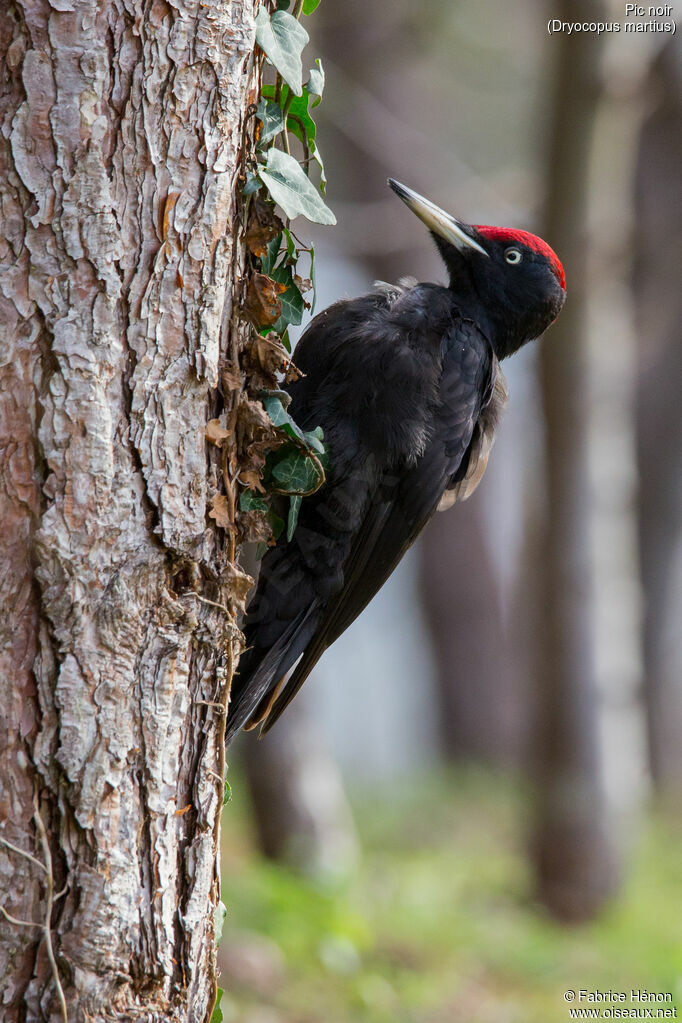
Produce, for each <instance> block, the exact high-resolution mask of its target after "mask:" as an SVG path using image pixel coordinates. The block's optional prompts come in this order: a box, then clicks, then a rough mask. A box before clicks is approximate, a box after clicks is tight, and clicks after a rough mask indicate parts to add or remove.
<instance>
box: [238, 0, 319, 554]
mask: <svg viewBox="0 0 682 1023" xmlns="http://www.w3.org/2000/svg"><path fill="white" fill-rule="evenodd" d="M292 2H293V7H292V10H291V12H290V11H289V8H290V7H291V5H292ZM319 2H320V0H277V4H276V8H275V10H273V11H272V12H270V11H269V10H268V9H267V7H266V6H265V5H262V6H261V7H260V9H259V11H258V14H257V16H256V43H257V44H258V46H259V47H260V49H261V50H262V51H263V54H264V56H265V59H266V61H267V64H268V65H269V66H270V67H271V68H272V69H273V74H271V75H270V78H271V79H272V80H271V81H269V82H266V83H265V84H263V85H262V88H261V94H260V97H259V102H258V106H257V109H256V112H255V116H256V118H257V120H258V126H257V130H256V147H255V162H254V164H253V166H252V167H251V168H249V169H248V171H247V173H246V181H245V185H244V194H245V196H246V197H247V232H246V239H245V241H246V246H247V251H248V252H249V254H250V258H251V260H252V269H253V271H254V272H253V275H252V278H251V282H250V285H249V290H248V294H247V298H246V302H245V312H246V315H247V317H248V318H249V319H250V321H251V323H252V324H253V326H254V328H255V330H256V331H257V337H256V338H255V339H254V342H253V343H252V344H251V346H250V350H249V351H247V355H246V362H247V368H249V369H250V370H251V371H252V373H251V381H252V386H253V382H254V380H255V382H256V384H258V383H259V382H260V385H261V386H260V389H259V390H258V391H257V392H256V397H257V398H258V399H259V401H260V402H261V404H262V407H263V408H264V410H265V412H266V414H267V416H268V418H269V422H270V424H271V425H272V427H273V432H272V433H271V434H270V437H269V438H268V437H267V431H265V434H266V435H265V436H264V435H263V433H262V432H260V433H259V432H258V430H255V431H252V435H251V437H252V441H253V442H252V444H251V447H250V449H249V451H248V452H247V457H246V461H245V464H246V466H247V470H246V472H242V473H241V474H240V482H241V484H242V489H241V493H240V496H239V509H240V512H241V513H242V519H243V520H245V521H247V522H250V524H251V527H252V528H251V531H250V533H249V534H248V538H249V539H254V538H255V539H259V540H265V541H266V542H272V541H273V539H274V540H276V539H277V538H278V537H279V535H280V534H281V533H282V532H283V531H284V529H286V534H287V538H288V539H291V537H292V536H293V533H294V530H295V529H296V524H297V521H298V513H299V510H300V507H301V502H302V500H303V498H304V497H306V496H308V495H309V494H311V493H313V492H314V491H316V490H317V489H319V487H321V486H322V484H323V483H324V481H325V470H326V468H327V467H328V458H327V452H326V450H325V446H324V438H323V435H322V430H321V429H320V428H319V427H318V428H317V429H315V430H311V431H304V430H301V429H300V428H299V427H298V425H297V424H296V423H295V422H294V420H293V419H292V418H291V416H290V415H289V413H288V411H287V407H288V404H289V395H288V394H287V393H286V392H285V391H283V390H281V389H280V385H279V383H278V378H277V377H276V374H277V373H284V374H285V379H286V380H291V379H295V378H296V376H297V375H298V371H297V369H296V367H295V366H294V365H293V363H292V362H291V360H290V358H288V355H289V353H290V352H291V345H290V341H289V327H290V326H292V325H293V326H297V325H298V324H300V323H301V320H302V318H303V313H304V310H305V309H306V308H309V309H310V308H312V307H314V294H315V251H314V248H313V246H312V245H306V244H304V243H303V242H302V241H301V240H300V239H299V238H298V236H297V235H296V234H295V233H294V231H293V230H292V228H291V222H292V221H293V220H295V219H296V218H297V217H299V216H303V217H305V218H307V219H308V220H309V221H312V222H314V223H318V224H335V223H336V218H335V217H334V214H333V213H332V211H331V210H330V209H329V207H328V206H327V204H326V202H325V199H324V194H325V191H326V177H325V173H324V164H323V161H322V157H321V154H320V150H319V147H318V144H317V127H316V124H315V121H314V120H313V117H312V113H311V112H312V111H313V110H314V109H315V107H317V106H318V104H319V103H320V101H321V99H322V93H323V91H324V83H325V79H324V69H323V67H322V62H321V61H320V59H319V58H317V59H316V60H315V62H314V65H313V67H312V68H311V69H310V70H309V72H308V76H307V80H306V81H305V83H304V81H303V78H304V66H303V51H304V49H305V47H306V46H307V44H308V42H309V36H308V33H307V31H306V30H305V28H304V27H303V25H302V24H301V23H300V20H299V19H300V17H301V15H302V14H303V15H306V16H307V15H310V14H312V13H313V11H314V10H315V8H316V7H317V6H318V4H319ZM313 171H314V174H313V176H312V177H311V172H313ZM315 179H317V183H315ZM275 207H278V208H279V210H280V211H281V213H282V214H283V216H280V215H279V214H278V213H277V212H276V209H275ZM303 257H305V258H306V260H307V262H306V263H305V264H304V265H305V266H306V267H307V269H308V276H307V277H305V278H304V277H303V275H302V273H301V272H300V265H301V260H302V258H303ZM308 293H310V301H308V300H307V299H306V297H305V296H306V295H307V294H308ZM253 371H255V375H254V372H253ZM247 418H248V416H247ZM251 419H252V420H253V419H254V416H253V410H251ZM268 444H269V445H270V446H269V447H268V446H267V445H268ZM254 467H255V469H256V471H253V470H254ZM249 470H251V471H249ZM273 495H282V497H283V498H288V507H286V510H285V511H283V504H282V501H281V500H280V502H279V504H278V503H277V502H276V501H273V500H272V496H273ZM245 517H246V518H245ZM263 518H265V519H267V522H268V525H269V529H270V532H271V535H270V537H265V536H264V532H263V530H262V528H261V529H259V528H258V526H257V525H256V528H255V529H254V528H253V524H254V522H255V523H258V522H261V523H262V520H263Z"/></svg>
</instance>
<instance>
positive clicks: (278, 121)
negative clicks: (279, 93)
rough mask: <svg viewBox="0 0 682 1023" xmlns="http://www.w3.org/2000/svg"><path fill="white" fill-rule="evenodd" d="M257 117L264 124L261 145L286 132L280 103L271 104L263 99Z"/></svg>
mask: <svg viewBox="0 0 682 1023" xmlns="http://www.w3.org/2000/svg"><path fill="white" fill-rule="evenodd" d="M256 117H257V118H258V119H259V121H261V122H262V124H263V130H262V132H261V136H260V139H259V143H260V144H261V145H264V144H265V143H266V142H269V141H270V139H272V138H274V137H275V135H279V133H280V132H281V131H284V113H283V112H282V108H281V107H280V105H279V104H278V103H271V102H270V101H269V100H267V99H261V101H260V103H259V104H258V109H257V110H256Z"/></svg>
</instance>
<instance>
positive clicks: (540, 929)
mask: <svg viewBox="0 0 682 1023" xmlns="http://www.w3.org/2000/svg"><path fill="white" fill-rule="evenodd" d="M233 791H234V792H235V799H234V801H233V803H231V804H230V806H229V807H228V809H227V816H226V821H225V824H226V826H225V841H224V851H223V871H224V886H223V899H224V901H225V902H226V904H227V906H228V917H227V921H226V923H225V928H224V932H223V933H224V942H225V946H224V948H223V950H221V951H223V954H224V955H225V957H226V958H225V963H226V965H227V966H228V968H229V964H230V962H231V950H232V952H234V951H235V950H236V951H237V952H239V949H240V946H241V945H247V946H248V945H249V944H250V943H252V942H253V941H254V939H255V940H256V941H257V940H258V936H264V937H265V938H266V939H268V940H269V945H268V946H267V947H269V948H271V949H272V948H274V949H275V950H276V951H278V955H279V950H281V953H282V969H281V971H280V975H279V977H278V978H277V979H276V980H275V981H274V982H270V981H268V980H267V979H265V982H264V983H260V982H259V983H256V984H255V985H253V984H249V983H248V982H247V983H244V978H243V977H240V976H239V975H238V973H239V971H236V974H235V975H234V976H230V975H229V973H228V972H227V970H226V972H224V973H223V975H222V977H221V984H222V986H223V987H224V988H225V995H224V998H223V1003H222V1008H223V1012H224V1016H225V1020H226V1021H227V1023H260V1021H263V1023H278V1021H281V1023H322V1021H324V1023H351V1021H352V1023H359V1021H362V1023H395V1021H398V1023H401V1021H403V1023H493V1021H494V1023H500V1021H502V1023H553V1021H564V1020H568V1018H569V1015H568V1010H567V1007H566V1004H565V1003H564V1000H563V994H564V991H565V990H566V989H567V988H573V989H578V988H581V987H584V988H587V989H595V988H599V990H602V991H603V990H605V989H608V988H612V989H613V990H622V991H628V992H629V990H630V989H631V988H633V987H634V988H647V989H648V990H650V991H661V992H662V991H670V992H671V993H672V995H673V998H674V999H676V1004H677V1005H682V932H681V929H680V924H679V906H680V905H681V904H682V868H681V866H680V864H681V863H682V826H680V823H679V821H678V822H676V823H674V822H672V821H670V820H666V819H662V818H661V817H660V816H659V817H656V816H654V815H652V816H651V818H650V819H649V820H648V821H647V823H646V826H645V827H643V828H642V830H641V834H640V835H638V838H637V841H636V842H632V846H633V849H632V861H633V862H632V865H631V866H632V869H631V873H630V874H629V877H628V881H627V884H626V887H625V890H624V892H623V894H622V897H621V898H620V899H619V900H618V902H617V903H614V905H613V906H612V907H611V908H610V909H609V911H608V912H607V913H606V914H605V915H604V916H603V917H602V919H601V920H599V921H598V922H597V923H594V924H590V925H584V926H573V927H570V928H566V927H561V926H560V925H558V924H556V923H555V922H553V921H552V920H550V919H549V918H548V917H547V916H546V915H545V914H544V913H543V911H542V909H541V908H540V907H539V906H538V905H537V904H536V903H534V901H533V898H532V891H531V887H530V886H531V876H530V872H529V869H528V866H527V857H526V855H525V848H524V842H525V839H524V835H525V833H526V831H527V827H526V825H527V824H528V823H529V821H528V817H527V815H528V805H529V804H528V798H527V795H525V794H524V793H523V792H522V791H520V790H519V789H518V788H515V787H514V785H513V784H512V783H510V782H509V781H508V780H504V779H500V778H499V777H497V776H495V777H490V776H488V775H485V774H481V773H468V772H465V773H456V774H449V775H445V776H439V777H436V778H434V777H431V778H429V779H424V780H422V781H421V782H419V783H416V782H415V783H414V784H411V785H409V786H408V787H403V788H402V789H400V790H398V791H396V790H393V791H391V792H385V791H382V792H379V793H377V792H373V793H371V796H370V795H368V796H367V797H366V798H365V799H364V800H362V801H361V802H360V803H358V804H357V805H356V807H355V810H356V818H357V824H358V828H359V831H360V835H361V838H362V842H363V857H362V861H361V863H360V866H359V868H358V869H357V870H356V872H355V873H354V875H353V876H352V877H351V878H350V879H348V880H347V881H345V882H343V883H338V882H337V883H331V882H328V883H326V884H325V883H324V882H320V881H315V880H309V879H304V878H301V877H298V876H296V875H294V874H292V873H291V872H290V871H288V870H286V869H284V868H281V867H279V866H277V865H275V864H272V863H268V862H266V861H264V860H263V859H262V858H259V857H258V855H257V854H256V853H255V852H254V851H253V849H252V848H251V846H250V839H249V822H248V810H247V808H246V807H245V805H244V801H245V799H246V796H245V792H244V786H243V784H242V783H241V781H237V782H236V783H235V784H234V786H233ZM627 843H628V844H630V839H627ZM252 970H255V972H256V974H257V973H258V953H257V954H256V962H255V964H253V963H252ZM262 973H263V976H265V975H266V974H267V973H268V969H267V964H265V965H264V968H263V971H262ZM268 987H269V989H268ZM633 1004H634V1003H633Z"/></svg>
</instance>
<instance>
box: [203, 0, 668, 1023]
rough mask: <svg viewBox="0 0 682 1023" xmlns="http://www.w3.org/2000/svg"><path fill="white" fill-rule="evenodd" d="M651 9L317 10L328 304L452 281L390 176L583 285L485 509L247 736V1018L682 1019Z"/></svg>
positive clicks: (519, 394) (663, 228) (530, 358)
mask: <svg viewBox="0 0 682 1023" xmlns="http://www.w3.org/2000/svg"><path fill="white" fill-rule="evenodd" d="M647 10H648V7H647ZM676 14H677V15H679V16H682V9H680V11H676V10H675V9H673V12H672V15H671V17H672V18H675V16H676ZM550 18H558V19H561V20H564V21H570V22H575V21H588V22H595V21H609V22H613V21H618V22H619V23H620V25H621V31H620V32H618V33H615V32H611V33H604V34H602V35H599V36H598V35H597V34H596V33H594V32H581V33H574V34H572V35H571V36H569V35H568V34H567V33H565V32H564V33H556V34H554V35H553V36H551V37H550V36H549V35H548V32H547V22H548V20H549V19H550ZM627 20H632V17H631V18H630V19H628V18H626V15H625V4H624V3H617V4H611V5H609V4H606V3H604V4H602V3H599V2H596V0H590V2H589V3H587V2H586V0H555V2H544V0H514V2H513V3H511V2H509V0H447V2H443V0H418V2H415V0H374V2H372V3H368V2H366V0H364V2H361V0H344V2H343V3H340V2H337V0H323V2H322V4H321V5H320V7H319V8H318V10H317V11H316V13H315V15H314V16H313V17H312V18H310V19H305V26H306V28H307V29H308V30H309V32H310V33H311V37H312V43H311V46H310V48H309V50H308V51H307V52H308V53H312V54H313V55H317V54H319V55H320V56H321V58H322V62H323V65H324V68H325V71H326V77H327V82H326V90H325V96H324V101H323V103H322V104H321V106H320V107H319V108H318V109H317V111H316V113H317V114H318V118H317V120H318V139H319V141H320V148H321V150H322V153H323V156H324V159H325V165H326V169H327V174H328V178H329V188H328V201H329V203H330V205H331V206H332V208H333V209H334V211H335V213H336V216H337V219H338V227H337V228H335V229H328V228H325V229H320V230H309V228H308V226H307V225H305V226H303V224H302V222H301V225H300V231H301V232H302V233H303V234H304V236H305V237H313V240H314V242H315V246H316V255H317V283H318V299H317V301H318V309H320V308H323V307H324V306H325V305H327V304H329V303H330V302H332V301H334V300H335V299H337V298H339V297H343V296H353V295H357V294H361V293H362V292H364V291H366V290H368V288H369V287H370V286H371V284H372V282H373V281H374V280H375V279H381V280H389V281H391V280H394V279H396V278H397V277H399V276H400V275H402V274H410V275H414V276H416V277H418V278H419V279H422V280H442V279H443V272H442V269H441V266H440V264H439V260H438V258H437V256H436V253H435V249H434V247H433V245H432V243H431V241H430V239H429V237H428V235H427V233H426V231H425V230H424V229H423V227H422V226H421V225H420V223H419V222H418V221H417V220H416V218H414V217H413V216H411V215H410V213H409V212H408V211H407V210H406V209H405V208H404V207H403V206H402V205H401V204H400V202H399V201H398V200H397V199H396V198H395V196H394V195H393V194H392V193H391V192H390V191H389V190H388V189H387V187H386V177H387V175H389V174H390V175H391V176H394V177H396V178H398V180H400V181H403V182H404V183H405V184H407V185H409V186H411V187H413V188H415V189H417V190H418V191H420V192H422V193H423V194H425V195H427V196H429V197H430V198H432V199H433V200H435V201H436V202H437V203H438V204H439V205H441V206H443V207H445V208H446V209H448V210H449V211H451V212H452V213H454V214H455V215H456V216H458V217H460V218H462V219H464V220H468V221H470V222H473V223H489V224H498V225H501V226H511V227H521V228H525V229H529V230H532V231H535V232H537V233H539V234H541V235H542V236H543V237H545V238H546V239H547V241H548V242H549V243H550V244H551V245H552V246H553V247H554V248H555V249H556V251H557V252H558V253H559V256H560V258H561V259H562V261H563V263H564V266H565V269H566V276H567V281H568V296H569V297H568V302H567V305H566V308H565V311H564V312H563V314H562V316H561V317H560V319H559V321H558V322H557V324H556V325H555V326H554V327H553V328H552V329H551V330H550V331H549V333H548V336H547V337H546V338H545V339H544V340H543V341H541V342H540V343H539V344H533V345H531V346H529V347H528V349H527V350H525V351H523V352H522V353H520V354H519V355H518V356H516V357H514V359H513V360H511V361H510V362H509V363H507V364H506V365H505V373H506V375H507V378H508V381H509V386H510V405H509V409H508V411H507V414H506V416H505V419H504V422H503V424H502V426H501V428H500V430H499V432H498V439H497V442H496V446H495V449H494V452H493V456H492V458H491V462H490V465H489V468H488V471H487V474H486V477H485V478H484V481H483V483H482V484H481V486H480V487H479V489H478V491H477V492H476V494H475V495H474V497H473V498H472V499H471V500H470V501H468V502H466V503H464V504H460V505H456V506H455V507H454V508H453V509H451V510H450V511H449V512H446V513H444V514H442V515H438V516H436V518H435V519H434V520H433V521H432V523H431V524H430V525H429V526H428V528H427V529H426V531H425V533H424V534H423V536H422V537H421V539H420V541H419V542H418V543H417V544H416V545H415V547H414V549H413V550H412V551H411V552H410V554H409V555H408V556H407V557H406V558H405V560H404V562H403V563H402V565H401V566H400V568H399V569H398V570H397V571H396V573H395V574H394V576H393V577H392V578H391V580H390V582H389V583H388V584H387V585H386V586H385V587H384V589H383V590H382V591H381V593H380V594H379V596H378V597H377V598H376V599H375V601H374V602H373V603H372V605H371V606H370V608H369V609H368V610H367V611H366V612H365V613H364V614H363V615H362V616H361V618H360V619H359V620H358V621H357V622H356V624H355V625H354V626H353V627H352V628H351V629H349V630H348V632H347V633H346V634H345V635H344V636H343V637H342V638H341V639H340V640H339V641H338V642H337V643H336V645H335V646H334V647H333V648H332V649H331V650H330V651H329V652H328V653H327V654H326V655H325V657H324V658H323V660H322V662H321V664H320V666H319V668H318V669H316V671H315V673H314V675H313V677H312V678H311V679H310V680H309V681H308V683H307V684H306V686H305V687H304V689H303V690H302V692H301V694H300V695H299V696H298V697H297V699H296V701H295V702H294V704H293V705H292V706H291V708H290V709H289V710H288V711H287V713H286V714H285V716H284V717H283V718H282V720H281V721H280V722H279V723H278V724H277V726H276V728H275V729H274V730H273V732H272V733H270V734H269V735H268V736H267V738H266V739H265V740H263V741H262V742H260V743H259V742H258V741H257V740H256V738H255V736H254V735H253V734H250V735H243V736H241V737H240V738H239V740H238V742H237V743H235V745H234V747H233V756H232V759H231V767H230V772H231V773H230V777H231V781H232V791H233V800H232V802H231V803H230V804H229V806H228V808H227V811H226V818H225V822H224V828H223V832H224V841H223V872H224V890H223V899H224V901H225V902H226V904H227V906H228V917H227V920H226V923H225V928H224V936H223V944H222V946H221V952H220V955H221V962H222V969H223V981H222V983H223V986H224V987H225V988H226V989H227V991H226V994H225V996H224V999H223V1013H224V1016H225V1019H226V1020H229V1021H235V1023H318V1021H324V1023H351V1021H353V1023H358V1021H359V1023H384V1021H386V1023H388V1021H391V1023H393V1021H395V1020H399V1021H405V1023H441V1021H442V1023H460V1021H461V1023H488V1021H490V1023H493V1021H495V1023H517V1021H518V1023H553V1021H555V1020H556V1021H560V1020H562V1021H563V1020H566V1019H569V1018H570V1017H569V1008H570V1007H571V1005H570V1003H567V1002H566V1001H565V1000H564V992H565V991H567V990H569V989H571V990H579V989H581V988H583V989H587V990H596V989H599V990H601V991H605V990H614V991H623V992H626V993H627V996H628V1001H627V1002H626V1003H625V1005H623V1003H613V1002H610V1001H606V1002H603V1003H602V1008H604V1006H606V1007H612V1006H613V1005H614V1004H615V1005H616V1006H617V1007H619V1008H621V1009H622V1008H623V1007H625V1008H630V1009H637V1008H639V1009H642V1008H651V1007H652V1006H653V1007H654V1008H661V1007H662V1008H668V1009H670V1008H672V1007H676V1008H677V1009H678V1012H682V928H681V926H680V905H681V904H682V825H681V824H680V817H679V808H680V804H681V802H682V799H681V796H682V742H681V741H680V737H681V736H682V628H681V624H682V623H681V615H680V613H681V608H682V343H681V339H680V323H682V287H681V286H680V274H681V271H682V201H681V197H680V190H679V176H680V167H681V166H682V51H681V49H680V44H679V42H678V38H679V37H678V36H671V35H669V34H666V33H663V32H655V31H651V30H649V31H647V32H626V31H625V23H626V21H627ZM639 20H640V21H649V20H650V19H649V18H648V17H645V18H640V19H639ZM654 20H655V21H657V22H658V23H661V22H663V21H666V20H670V17H668V18H658V19H656V18H654ZM298 226H299V225H295V227H297V228H298ZM632 989H635V990H640V989H643V990H645V991H648V992H652V993H654V995H659V996H666V1000H663V1001H661V1000H660V999H659V1001H658V1002H656V1004H655V1005H654V1002H653V1001H652V1000H649V1001H631V1000H630V991H631V990H632ZM667 996H669V999H670V1000H667ZM581 1004H582V1006H583V1007H585V1006H587V1005H593V1003H587V1002H583V1003H580V1002H576V1003H575V1005H577V1006H579V1007H580V1005H581ZM606 1018H608V1017H606ZM668 1018H672V1014H671V1015H670V1016H669V1017H668Z"/></svg>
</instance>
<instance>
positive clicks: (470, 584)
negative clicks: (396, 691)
mask: <svg viewBox="0 0 682 1023" xmlns="http://www.w3.org/2000/svg"><path fill="white" fill-rule="evenodd" d="M420 555H421V557H420V593H421V598H422V601H423V605H424V611H425V614H426V621H427V625H428V628H429V633H430V635H431V640H432V643H433V651H434V655H435V661H436V693H437V699H438V710H437V720H438V725H439V730H440V734H441V740H442V744H443V753H444V755H445V757H446V759H448V760H478V761H480V762H483V763H488V764H491V765H493V766H497V767H501V766H509V764H512V763H515V762H518V759H519V756H520V752H521V750H520V746H521V742H520V735H521V732H522V728H521V727H520V722H519V716H520V715H523V708H522V707H521V706H520V705H519V703H518V701H516V700H515V699H514V695H515V694H514V689H513V686H512V685H511V682H512V679H513V673H512V671H511V670H510V668H511V665H510V663H509V656H508V654H509V651H508V650H507V649H506V637H505V634H504V631H503V628H502V614H501V605H502V597H501V593H500V584H499V578H498V576H497V573H496V571H495V565H494V564H493V561H492V558H491V552H490V548H489V544H488V539H487V536H486V530H485V521H484V518H483V502H482V492H481V491H477V492H476V493H475V494H474V495H473V497H471V498H470V499H469V500H468V501H465V502H463V503H461V504H458V505H456V506H455V508H453V509H452V510H451V511H448V512H444V513H442V514H440V515H436V516H435V518H434V520H433V521H432V522H431V523H430V524H429V528H428V529H427V530H426V531H425V533H424V536H423V537H422V539H421V542H420ZM505 655H507V656H505Z"/></svg>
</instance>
